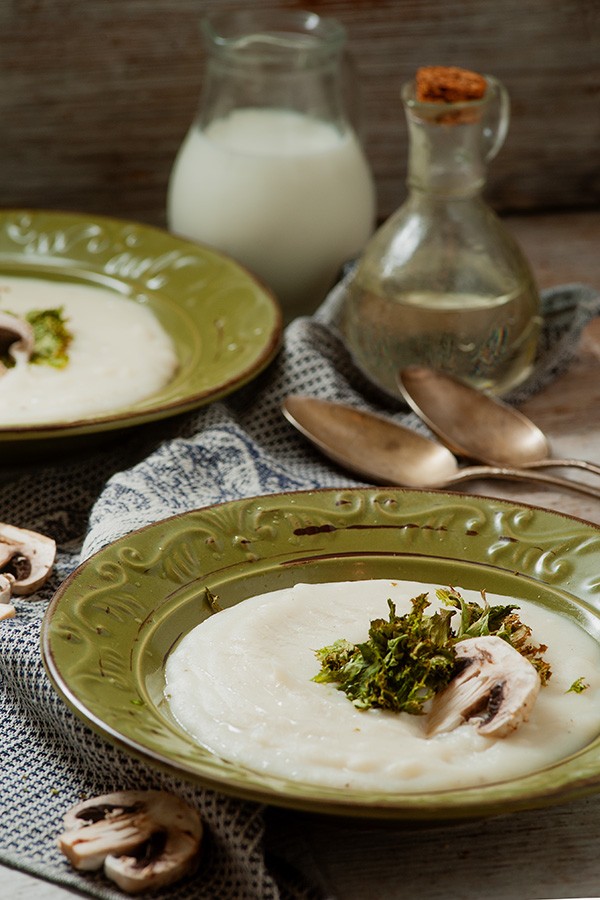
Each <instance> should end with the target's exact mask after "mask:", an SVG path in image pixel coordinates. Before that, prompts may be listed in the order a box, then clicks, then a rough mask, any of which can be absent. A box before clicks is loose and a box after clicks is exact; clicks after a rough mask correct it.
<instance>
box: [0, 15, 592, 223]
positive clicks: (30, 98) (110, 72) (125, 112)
mask: <svg viewBox="0 0 600 900" xmlns="http://www.w3.org/2000/svg"><path fill="white" fill-rule="evenodd" d="M274 5H276V6H278V7H282V8H283V7H288V8H294V7H299V6H300V7H302V6H308V7H309V8H311V9H312V10H314V11H316V12H319V13H321V14H325V15H333V16H335V17H337V18H338V19H339V20H340V21H342V22H343V23H344V25H345V26H346V28H347V30H348V34H349V47H350V50H351V52H352V54H353V56H354V59H355V62H356V65H357V68H358V72H359V77H360V85H361V89H362V100H363V107H364V129H365V144H366V149H367V153H368V156H369V159H370V162H371V164H372V167H373V171H374V174H375V178H376V183H377V189H378V202H379V215H380V217H385V216H387V215H388V214H389V213H390V212H392V210H393V209H395V208H396V207H397V206H398V204H399V202H400V201H401V200H402V198H403V197H404V194H405V188H404V176H405V170H406V130H405V124H404V120H403V113H402V110H401V106H400V101H399V87H400V85H401V83H402V82H403V81H404V80H405V79H407V78H409V77H410V76H411V75H412V74H413V72H414V70H415V68H416V67H417V66H419V65H423V64H430V63H440V64H455V65H462V66H466V67H470V68H473V69H476V70H479V71H484V72H489V73H491V74H494V75H496V76H497V77H498V78H500V79H501V80H502V81H503V82H504V83H505V85H506V86H507V88H508V90H509V92H510V96H511V99H512V122H511V128H510V131H509V135H508V139H507V142H506V144H505V146H504V148H503V150H502V151H501V153H500V155H499V156H498V157H497V159H496V161H495V162H494V163H493V165H492V168H491V169H490V173H489V183H488V191H487V196H488V198H489V200H490V202H491V203H492V204H493V205H494V206H495V207H496V208H497V209H498V210H500V211H529V210H536V211H539V210H543V209H549V210H550V209H593V208H598V206H600V162H599V160H600V3H599V2H598V0H427V2H425V0H396V2H394V0H384V2H379V3H378V2H370V0H323V2H322V0H314V2H312V3H310V4H302V3H300V4H299V3H294V2H286V0H280V2H274V0H237V2H235V0H85V2H82V0H0V206H2V207H11V206H26V207H46V208H59V209H70V210H81V211H86V212H96V213H105V214H110V215H117V216H124V217H127V218H134V219H138V220H141V221H145V222H149V223H153V224H157V225H163V224H164V218H165V216H164V207H165V194H166V185H167V180H168V176H169V171H170V168H171V165H172V163H173V159H174V157H175V154H176V151H177V148H178V146H179V144H180V142H181V140H182V138H183V136H184V134H185V132H186V130H187V128H188V125H189V123H190V121H191V119H192V117H193V116H194V112H195V109H196V105H197V100H198V97H199V93H200V85H201V80H202V72H203V54H202V43H201V38H200V32H199V28H198V23H199V20H200V18H201V17H202V15H203V13H204V12H206V11H208V10H210V9H214V8H215V7H219V8H220V9H225V8H227V7H230V8H239V7H241V6H254V7H263V8H267V7H272V6H274Z"/></svg>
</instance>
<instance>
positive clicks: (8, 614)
mask: <svg viewBox="0 0 600 900" xmlns="http://www.w3.org/2000/svg"><path fill="white" fill-rule="evenodd" d="M16 614H17V610H16V609H15V608H14V606H13V605H12V603H0V622H1V621H2V620H3V619H14V617H15V616H16Z"/></svg>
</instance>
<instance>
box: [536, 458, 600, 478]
mask: <svg viewBox="0 0 600 900" xmlns="http://www.w3.org/2000/svg"><path fill="white" fill-rule="evenodd" d="M522 466H523V468H524V469H552V468H554V467H557V468H558V467H559V466H560V467H561V468H568V469H584V470H585V471H586V472H592V473H593V474H594V475H600V466H597V465H596V463H593V462H588V461H587V460H585V459H552V458H550V459H538V460H536V461H535V462H528V463H523V464H522Z"/></svg>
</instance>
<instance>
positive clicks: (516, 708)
mask: <svg viewBox="0 0 600 900" xmlns="http://www.w3.org/2000/svg"><path fill="white" fill-rule="evenodd" d="M599 554H600V529H599V528H598V527H597V526H595V525H593V524H591V523H587V522H584V521H581V520H578V519H574V518H570V517H567V516H563V515H560V514H558V513H555V512H550V511H547V510H543V509H538V508H535V507H529V506H524V505H519V504H514V503H510V502H507V501H503V500H496V499H490V498H484V497H479V496H467V495H461V494H456V493H443V492H435V491H433V492H424V491H410V490H403V489H399V488H398V489H395V488H348V489H327V490H320V491H307V492H296V493H288V494H278V495H268V496H264V497H255V498H250V499H243V500H238V501H233V502H231V503H227V504H222V505H219V506H214V507H210V508H205V509H200V510H196V511H193V512H190V513H186V514H184V515H180V516H176V517H173V518H170V519H167V520H165V521H162V522H158V523H156V524H154V525H152V526H149V527H147V528H145V529H142V530H140V531H138V532H134V533H133V534H130V535H127V536H126V537H124V538H121V539H120V540H118V541H116V542H115V543H114V544H112V545H110V546H109V547H107V548H105V549H104V550H102V551H100V553H98V554H97V555H96V556H95V557H92V558H91V559H90V560H88V561H87V562H86V563H84V564H83V565H82V566H81V567H80V568H79V569H78V570H77V571H76V572H75V573H74V574H73V575H72V576H71V577H70V578H69V579H68V580H67V581H66V582H65V583H64V584H63V585H62V586H61V588H60V589H59V591H58V592H57V594H56V595H55V597H54V598H53V601H52V603H51V605H50V607H49V609H48V612H47V614H46V617H45V620H44V626H43V641H42V643H43V656H44V662H45V665H46V667H47V670H48V672H49V675H50V678H51V680H52V682H53V684H54V686H55V688H56V690H57V691H58V692H59V694H60V695H61V696H62V697H63V699H64V700H65V701H66V702H67V703H68V704H69V705H70V706H71V707H72V708H73V709H74V711H75V712H76V713H77V714H78V715H79V716H80V717H81V718H82V719H83V720H84V721H85V722H86V723H87V724H89V725H90V726H91V727H93V728H95V729H96V730H97V731H99V732H100V733H101V734H102V735H103V736H104V737H106V738H108V739H109V740H111V741H114V742H117V743H118V744H119V746H125V747H127V748H128V749H129V750H130V752H132V753H133V754H134V755H138V756H141V757H142V758H143V759H145V760H146V761H149V762H151V763H152V762H154V763H155V764H157V765H159V766H160V767H162V768H164V767H166V768H167V769H169V770H170V771H172V772H174V773H175V774H177V775H178V776H180V777H183V778H186V779H190V780H192V781H194V782H197V783H200V784H202V785H206V786H208V787H212V788H215V789H217V790H220V791H223V792H226V793H231V794H234V795H236V796H239V797H247V798H251V799H254V800H258V801H260V802H266V803H271V804H278V805H285V806H291V807H295V808H299V809H306V810H312V811H318V812H325V813H332V814H343V815H354V816H364V817H374V818H401V819H438V820H439V819H449V818H459V817H471V816H474V815H489V814H497V813H499V812H508V811H511V810H518V809H526V808H533V807H536V806H540V805H547V804H548V803H559V802H563V801H565V800H567V799H569V798H573V797H577V796H580V795H581V794H583V793H587V792H592V791H595V790H597V788H598V787H599V786H600V702H599V701H600V642H599V635H600V585H599V584H598V578H597V571H598V561H599ZM99 617H100V618H99ZM74 641H75V642H76V644H77V647H78V654H77V659H74V658H73V654H72V652H71V648H72V646H73V642H74ZM104 645H106V647H105V649H106V651H107V652H106V653H103V648H104ZM99 658H102V660H103V663H102V671H100V670H99V666H98V659H99ZM107 666H108V669H107ZM82 673H85V677H84V676H83V675H82Z"/></svg>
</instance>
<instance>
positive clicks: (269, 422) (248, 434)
mask: <svg viewBox="0 0 600 900" xmlns="http://www.w3.org/2000/svg"><path fill="white" fill-rule="evenodd" d="M340 290H343V286H342V288H341V289H340V288H338V289H336V290H335V291H334V292H332V295H331V296H330V298H329V299H328V301H326V303H325V304H324V305H323V307H321V309H320V310H319V311H318V312H317V314H316V315H315V316H314V317H312V318H310V319H298V320H296V321H295V322H293V323H292V324H291V325H290V326H289V327H288V329H287V330H286V334H285V341H284V346H283V348H282V350H281V352H280V354H279V356H278V357H277V359H276V360H275V361H274V363H273V364H272V365H271V366H270V368H269V369H268V371H266V372H264V373H263V374H262V375H261V376H259V378H258V379H256V380H255V381H254V382H252V383H251V384H250V385H248V386H246V387H245V388H243V389H242V390H241V391H238V392H237V393H236V394H235V395H233V396H232V397H230V398H229V399H228V400H227V401H224V402H221V403H216V404H214V405H212V406H209V407H207V408H204V409H202V410H200V411H198V412H195V413H191V414H189V415H186V416H184V417H180V418H177V419H173V420H171V421H169V422H166V423H160V424H159V425H155V426H148V427H145V428H141V429H136V430H135V431H133V432H131V433H129V434H125V435H122V436H114V439H113V440H112V443H111V444H110V446H109V447H108V449H105V450H100V451H97V452H87V453H81V454H80V455H79V456H78V457H77V458H71V459H64V460H57V461H55V462H53V463H49V464H47V465H43V466H42V465H38V466H36V465H31V466H29V467H28V468H22V469H18V468H13V469H11V470H5V471H3V472H2V473H1V475H0V520H2V521H6V522H10V523H11V524H14V525H18V526H21V527H25V528H30V529H33V530H38V531H41V532H44V533H46V534H49V535H51V536H53V537H54V538H55V539H56V541H57V543H58V547H59V553H58V559H57V564H56V569H55V572H54V575H53V578H52V580H51V582H50V583H49V584H48V585H47V586H46V587H45V588H44V589H43V590H42V591H40V592H39V593H38V594H37V595H35V597H34V599H33V600H27V599H23V600H19V599H17V601H16V603H15V605H16V607H17V617H16V618H15V619H12V620H7V621H4V622H1V623H0V678H1V682H0V716H1V722H2V729H1V733H0V760H1V764H0V790H1V795H0V796H1V797H2V801H1V809H2V813H3V814H2V827H1V829H0V861H1V862H3V863H5V864H8V865H11V866H14V867H17V868H20V869H23V870H26V871H30V872H32V873H36V874H39V875H41V876H43V877H45V878H47V879H49V880H53V881H57V882H62V883H64V884H65V885H69V886H71V887H75V888H77V889H78V890H79V891H81V892H82V893H84V894H87V895H89V896H95V897H103V898H116V897H122V896H123V894H121V892H120V891H118V890H116V889H115V888H113V887H111V885H110V883H109V882H107V881H106V880H105V879H104V878H103V877H102V875H100V874H99V875H94V874H88V875H85V876H84V875H80V874H78V873H76V872H74V871H73V870H72V869H71V868H70V866H69V865H68V863H67V862H66V861H65V860H64V858H63V857H62V856H61V854H60V853H59V851H58V850H57V848H56V836H57V835H58V834H59V832H60V830H61V822H62V816H63V814H64V812H65V811H66V810H67V809H68V808H69V807H70V806H72V805H73V804H74V803H76V802H77V801H78V800H79V799H80V798H82V797H87V796H93V795H96V794H100V793H105V792H109V791H114V790H120V789H126V788H134V787H135V788H140V787H142V788H144V787H148V788H164V789H167V790H172V791H174V792H175V793H177V794H179V795H181V796H182V797H184V798H186V799H187V800H188V801H189V802H191V803H192V804H194V805H195V806H196V807H197V808H198V809H199V810H200V811H201V814H202V816H203V819H204V822H205V824H206V826H207V829H208V833H209V835H208V839H207V841H206V846H205V850H204V854H203V858H202V860H201V865H200V867H199V870H198V873H197V875H196V876H194V877H192V878H191V879H189V880H188V881H186V882H182V883H181V885H179V886H174V887H172V888H170V889H169V890H165V891H163V892H159V893H157V894H153V896H154V897H157V898H161V897H165V898H166V897H169V898H172V900H191V898H194V900H202V898H210V900H212V898H214V900H222V898H226V900H246V898H249V900H250V898H261V900H263V898H264V900H270V898H273V900H280V898H287V897H289V898H296V897H297V898H303V897H307V898H308V897H313V896H314V897H321V896H325V894H326V891H325V889H324V888H323V887H322V886H321V885H319V884H318V883H317V882H318V876H317V874H316V873H314V872H313V873H311V875H310V877H305V876H306V873H307V872H308V870H309V869H310V866H308V865H307V866H302V868H303V870H304V873H305V875H304V876H302V875H301V874H298V873H296V872H294V871H293V870H290V868H289V866H287V865H282V864H280V861H279V860H277V859H274V858H272V857H271V856H270V855H269V854H267V853H266V850H265V816H264V810H263V809H262V808H261V807H260V806H258V805H257V804H252V803H248V802H241V801H237V800H235V799H230V798H226V797H224V796H221V795H219V794H216V793H214V792H211V791H203V790H200V789H199V788H197V787H194V786H192V785H190V784H188V783H187V782H185V781H179V780H177V779H174V778H171V777H170V776H167V775H165V774H163V773H161V772H159V771H157V770H155V769H153V768H151V767H150V766H147V765H145V764H143V763H141V762H139V761H137V760H134V759H133V758H132V757H130V756H129V755H127V754H124V753H123V752H121V751H120V750H118V749H117V748H115V747H113V746H112V745H110V744H108V743H107V742H105V741H104V740H103V739H101V738H100V737H98V736H96V735H95V734H93V733H92V732H91V731H90V730H89V729H88V728H87V727H86V726H85V725H83V724H82V723H81V722H80V721H79V719H78V718H76V716H75V715H73V714H72V713H71V711H70V710H69V709H68V708H67V707H66V706H65V705H64V704H63V703H62V701H61V700H59V699H58V697H57V696H56V694H55V692H54V691H53V689H52V687H51V685H50V683H49V681H48V678H47V676H46V675H45V671H44V669H43V665H42V662H41V657H40V650H39V635H40V626H41V621H42V617H43V614H44V611H45V608H46V606H47V603H48V601H49V599H50V598H51V596H52V594H53V592H54V591H55V590H56V588H57V587H58V585H59V584H60V582H61V581H62V580H63V579H64V578H65V577H66V576H67V575H69V573H71V572H72V571H73V570H74V569H75V567H76V566H77V564H78V563H79V562H80V561H81V560H82V559H85V558H86V557H87V556H89V555H90V554H91V553H93V552H95V551H97V550H99V549H100V548H101V547H103V546H105V545H106V544H107V543H108V542H110V541H112V540H114V539H116V538H117V537H120V536H121V535H123V534H126V533H128V532H129V531H131V530H133V529H136V528H139V527H141V526H143V525H147V524H150V523H152V522H154V521H156V520H158V519H162V518H165V517H167V516H170V515H172V514H174V513H178V512H184V511H187V510H190V509H194V508H197V507H201V506H206V505H209V504H213V503H219V502H222V501H227V500H231V499H235V498H240V497H248V496H254V495H260V494H265V493H273V492H278V491H290V490H303V489H310V488H314V487H335V486H343V485H353V484H356V485H357V484H361V482H359V481H356V480H354V479H352V478H351V477H349V476H348V475H346V474H345V473H343V472H342V471H341V470H338V469H336V468H335V467H333V466H332V465H330V464H329V463H328V462H327V461H326V460H325V459H324V458H323V457H322V456H320V455H319V454H318V453H317V452H316V451H314V450H312V448H311V447H309V446H308V445H307V443H306V442H305V441H304V440H303V439H302V438H301V437H300V436H299V435H298V434H296V432H295V431H294V430H293V429H292V428H291V427H290V426H289V425H288V423H287V422H286V421H285V420H284V419H283V417H282V415H281V412H280V404H281V401H282V400H283V398H284V397H285V395H286V394H288V393H290V392H302V393H307V394H314V395H317V396H322V397H327V398H329V399H332V400H340V401H343V402H347V403H351V404H354V405H356V406H360V407H363V408H369V409H372V410H374V411H376V412H381V413H385V414H388V415H390V416H392V417H394V418H396V419H397V420H398V421H403V422H405V423H407V424H409V425H411V426H413V427H422V426H420V425H419V423H418V422H417V420H416V417H415V416H414V415H413V414H412V413H407V412H406V409H405V408H403V407H402V406H401V404H399V405H398V407H397V408H396V409H392V408H391V407H390V403H389V401H387V400H386V399H385V398H382V397H381V396H380V395H378V392H377V391H376V390H375V389H373V388H372V387H371V386H370V385H369V384H367V383H366V382H365V380H364V378H363V376H361V375H360V373H358V372H357V371H356V369H355V367H354V366H353V364H352V361H351V360H350V358H349V355H348V353H347V352H346V350H345V349H344V347H343V345H342V344H341V342H340V340H339V339H338V337H337V336H336V331H335V312H336V308H337V306H336V305H337V303H338V302H339V297H340ZM544 310H545V329H544V335H543V340H542V342H541V345H540V354H539V359H538V364H537V367H536V371H535V373H534V376H533V377H532V378H531V379H530V381H529V382H528V383H527V384H526V385H524V386H523V388H522V389H521V390H520V391H519V395H518V397H515V398H513V399H517V400H522V399H524V397H525V396H527V395H528V394H530V393H532V392H534V391H536V390H540V389H541V388H543V387H545V386H546V385H547V384H549V383H550V381H551V380H552V379H553V378H554V377H555V376H556V374H557V373H558V372H559V371H560V370H562V369H563V368H565V367H566V366H567V365H568V364H569V361H570V359H571V357H572V355H573V353H574V352H575V349H576V346H577V341H578V338H579V335H580V332H581V329H582V328H583V326H584V325H585V324H586V322H587V321H589V319H591V318H592V317H593V316H595V315H597V314H598V313H599V312H600V295H599V294H598V293H597V292H595V291H593V290H592V289H590V288H587V287H585V286H582V285H571V286H567V287H562V288H556V289H554V290H551V291H547V292H546V293H545V294H544ZM295 840H296V838H295ZM296 849H297V850H298V848H296ZM301 855H302V854H301V852H300V851H299V850H298V852H297V853H296V857H297V858H301Z"/></svg>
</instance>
